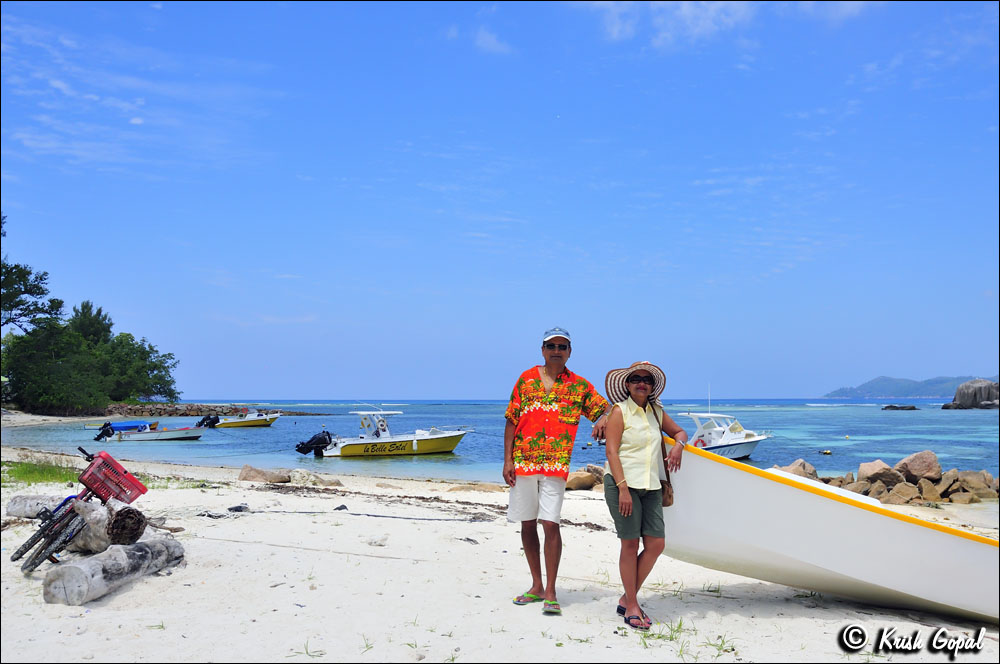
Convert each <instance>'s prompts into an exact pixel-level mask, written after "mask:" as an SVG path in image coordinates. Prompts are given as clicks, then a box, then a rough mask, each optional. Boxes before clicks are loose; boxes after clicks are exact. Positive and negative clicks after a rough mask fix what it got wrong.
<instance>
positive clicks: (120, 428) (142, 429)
mask: <svg viewBox="0 0 1000 664" xmlns="http://www.w3.org/2000/svg"><path fill="white" fill-rule="evenodd" d="M159 426H160V423H159V422H152V423H150V422H144V421H141V420H131V421H128V422H105V423H104V424H102V425H101V426H100V431H98V432H97V435H95V436H94V440H96V441H98V442H100V441H105V440H109V439H111V438H113V437H115V436H117V435H119V434H122V433H147V432H150V431H156V430H157V427H159ZM85 428H88V429H89V428H92V427H90V426H89V425H88V426H86V427H85Z"/></svg>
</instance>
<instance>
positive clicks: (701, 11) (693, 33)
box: [578, 1, 883, 49]
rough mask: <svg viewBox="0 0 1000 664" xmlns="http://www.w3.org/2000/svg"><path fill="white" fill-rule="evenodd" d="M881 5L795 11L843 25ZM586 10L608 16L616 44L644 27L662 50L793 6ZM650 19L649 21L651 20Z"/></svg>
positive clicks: (598, 5)
mask: <svg viewBox="0 0 1000 664" xmlns="http://www.w3.org/2000/svg"><path fill="white" fill-rule="evenodd" d="M877 4H883V3H880V2H800V3H797V4H794V5H791V6H794V7H797V8H798V9H797V11H799V12H801V13H804V14H806V15H809V16H812V17H815V18H819V19H821V20H826V21H829V22H832V23H840V22H843V21H846V20H849V19H852V18H854V17H856V16H858V15H860V14H861V13H862V12H863V11H865V10H866V9H867V8H868V7H870V6H871V5H877ZM578 6H583V7H587V8H589V9H591V10H593V11H596V12H599V13H600V14H602V15H603V23H604V31H605V34H606V36H607V37H608V38H609V39H611V40H615V41H618V40H627V39H631V38H632V37H634V36H635V35H636V34H637V33H639V32H640V31H642V28H643V27H644V26H643V23H644V21H647V20H648V23H649V24H650V27H651V28H652V33H653V36H652V43H653V45H655V46H658V47H665V46H670V45H671V44H674V43H677V42H680V41H692V42H693V41H697V40H700V39H707V38H710V37H712V36H713V35H716V34H718V33H722V32H726V31H729V30H734V29H738V28H739V27H741V26H743V25H746V24H748V23H750V22H751V21H752V20H753V18H754V16H755V15H756V14H757V12H758V11H771V12H775V13H777V14H784V13H787V8H788V7H789V6H790V5H789V4H788V3H756V2H736V1H728V2H727V1H720V2H690V1H685V2H678V1H670V2H588V3H585V4H583V3H581V4H580V5H578ZM646 14H648V19H647V17H646ZM737 45H738V46H739V47H740V48H744V49H755V48H758V47H759V46H760V45H759V43H757V42H756V41H753V40H750V39H747V38H745V37H739V38H738V39H737Z"/></svg>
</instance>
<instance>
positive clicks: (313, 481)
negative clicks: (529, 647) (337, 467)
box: [288, 468, 344, 486]
mask: <svg viewBox="0 0 1000 664" xmlns="http://www.w3.org/2000/svg"><path fill="white" fill-rule="evenodd" d="M288 475H289V479H290V480H291V482H292V484H302V485H304V486H344V483H343V482H341V481H340V480H338V479H336V478H326V477H323V476H322V475H317V474H316V473H313V472H310V471H308V470H304V469H302V468H295V469H293V470H292V471H291V472H290V473H289V474H288Z"/></svg>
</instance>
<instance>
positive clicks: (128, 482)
mask: <svg viewBox="0 0 1000 664" xmlns="http://www.w3.org/2000/svg"><path fill="white" fill-rule="evenodd" d="M80 482H82V483H83V486H85V487H87V488H88V489H90V490H91V491H93V492H94V493H96V494H97V496H98V497H99V498H100V499H101V502H102V503H106V502H108V499H109V498H117V499H118V500H120V501H122V502H123V503H131V502H133V501H135V499H136V498H138V497H139V496H141V495H142V494H144V493H146V487H145V486H143V484H142V482H140V481H139V480H137V479H136V478H135V475H133V474H132V473H130V472H128V471H127V470H125V469H124V468H122V465H121V464H120V463H118V462H117V461H115V460H114V458H113V457H112V456H111V455H110V454H108V453H107V452H98V453H97V454H95V455H94V460H93V461H92V462H91V464H90V465H89V466H87V469H86V470H85V471H83V473H82V474H81V475H80Z"/></svg>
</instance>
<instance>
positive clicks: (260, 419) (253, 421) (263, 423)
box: [208, 408, 281, 429]
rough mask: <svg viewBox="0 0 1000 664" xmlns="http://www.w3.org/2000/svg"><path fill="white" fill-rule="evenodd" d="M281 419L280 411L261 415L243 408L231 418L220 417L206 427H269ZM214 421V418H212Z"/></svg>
mask: <svg viewBox="0 0 1000 664" xmlns="http://www.w3.org/2000/svg"><path fill="white" fill-rule="evenodd" d="M279 417H281V411H280V410H279V411H277V412H274V413H262V412H260V411H258V410H256V409H254V408H243V409H241V410H240V412H239V413H237V414H236V415H235V416H233V417H221V418H219V421H218V422H216V423H214V424H209V425H208V426H210V427H213V428H216V429H220V428H228V427H269V426H271V425H272V424H274V423H275V422H276V421H277V419H278V418H279ZM213 419H214V418H213Z"/></svg>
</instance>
